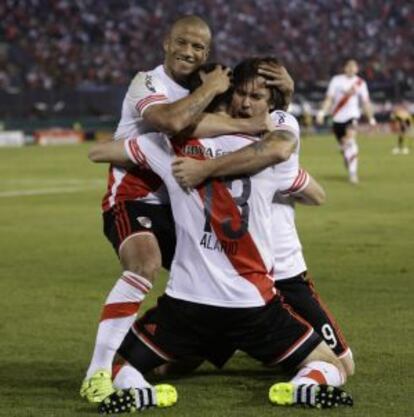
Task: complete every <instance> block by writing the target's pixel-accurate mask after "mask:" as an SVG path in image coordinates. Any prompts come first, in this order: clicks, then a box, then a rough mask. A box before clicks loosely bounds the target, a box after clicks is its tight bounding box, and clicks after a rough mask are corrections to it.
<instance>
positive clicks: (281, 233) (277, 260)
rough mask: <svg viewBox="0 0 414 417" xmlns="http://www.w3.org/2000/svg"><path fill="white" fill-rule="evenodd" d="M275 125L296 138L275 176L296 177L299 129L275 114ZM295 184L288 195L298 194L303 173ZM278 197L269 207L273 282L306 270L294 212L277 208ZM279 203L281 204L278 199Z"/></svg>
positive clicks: (283, 206) (287, 116)
mask: <svg viewBox="0 0 414 417" xmlns="http://www.w3.org/2000/svg"><path fill="white" fill-rule="evenodd" d="M271 117H272V120H273V121H274V122H275V126H276V129H283V130H289V131H291V132H292V133H293V134H294V135H295V137H297V138H298V140H297V145H296V148H295V150H294V152H293V153H292V155H291V156H290V158H289V159H288V160H287V161H286V162H282V163H280V164H277V165H275V172H276V175H279V176H281V177H284V176H286V175H289V173H290V172H298V173H299V152H300V128H299V124H298V122H297V120H296V119H295V117H294V116H292V115H291V114H289V113H285V112H278V111H276V112H274V113H272V115H271ZM300 172H301V174H298V178H297V181H296V182H295V183H294V187H293V189H292V190H291V192H293V193H294V192H298V191H300V190H301V189H303V188H304V187H305V186H306V185H307V182H308V177H307V174H306V173H303V171H302V170H301V171H300ZM278 194H279V193H276V195H275V198H274V200H273V201H274V204H273V206H272V208H273V210H272V236H273V254H274V269H273V276H274V278H275V280H281V279H286V278H292V277H294V276H296V275H299V274H300V273H301V272H303V271H305V270H306V264H305V259H304V257H303V253H302V245H301V243H300V240H299V236H298V233H297V230H296V226H295V209H294V207H293V206H291V205H290V204H287V203H283V204H279V203H278V202H277V201H278V199H277V197H278ZM280 201H283V199H281V200H280Z"/></svg>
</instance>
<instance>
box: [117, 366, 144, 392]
mask: <svg viewBox="0 0 414 417" xmlns="http://www.w3.org/2000/svg"><path fill="white" fill-rule="evenodd" d="M114 375H115V374H114ZM113 384H114V387H115V388H118V389H124V388H148V387H151V384H150V383H149V382H148V381H147V380H146V379H145V378H144V376H143V375H142V374H141V372H139V371H138V370H137V369H135V368H134V367H132V366H131V365H129V364H125V365H122V367H121V369H120V370H119V371H118V372H117V373H116V375H115V378H114V380H113Z"/></svg>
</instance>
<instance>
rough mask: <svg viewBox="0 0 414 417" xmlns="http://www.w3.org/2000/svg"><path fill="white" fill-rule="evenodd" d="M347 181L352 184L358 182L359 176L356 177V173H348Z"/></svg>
mask: <svg viewBox="0 0 414 417" xmlns="http://www.w3.org/2000/svg"><path fill="white" fill-rule="evenodd" d="M349 182H350V183H351V184H354V185H357V184H359V178H358V175H357V174H350V175H349Z"/></svg>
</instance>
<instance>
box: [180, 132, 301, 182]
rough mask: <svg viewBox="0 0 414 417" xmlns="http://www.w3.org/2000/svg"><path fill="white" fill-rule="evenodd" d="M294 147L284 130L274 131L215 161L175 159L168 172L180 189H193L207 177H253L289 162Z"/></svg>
mask: <svg viewBox="0 0 414 417" xmlns="http://www.w3.org/2000/svg"><path fill="white" fill-rule="evenodd" d="M295 146H296V138H295V136H294V135H293V134H292V133H291V132H289V131H285V130H276V131H273V132H269V133H268V134H266V135H265V137H264V138H263V140H261V141H259V142H255V143H253V144H252V145H249V146H246V147H245V148H243V149H240V150H238V151H236V152H232V153H231V154H228V155H224V156H220V157H218V158H215V159H208V160H204V161H198V160H195V159H191V158H177V159H176V160H175V161H174V162H173V164H172V172H173V175H174V177H175V178H176V180H177V182H178V183H179V184H180V185H181V186H182V187H184V188H193V187H196V186H197V185H199V184H200V183H202V182H203V181H205V180H206V178H209V177H222V176H231V175H241V174H253V173H255V172H258V171H260V170H262V169H264V168H266V167H269V166H271V165H275V164H278V163H280V162H284V161H286V160H288V159H289V157H290V155H291V154H292V152H293V151H294V149H295Z"/></svg>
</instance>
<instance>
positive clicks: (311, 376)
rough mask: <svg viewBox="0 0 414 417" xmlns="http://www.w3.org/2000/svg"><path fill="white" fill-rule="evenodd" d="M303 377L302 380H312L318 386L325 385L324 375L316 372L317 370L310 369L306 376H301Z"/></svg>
mask: <svg viewBox="0 0 414 417" xmlns="http://www.w3.org/2000/svg"><path fill="white" fill-rule="evenodd" d="M303 377H304V378H309V379H313V380H314V381H316V382H317V383H318V384H319V385H321V384H326V383H327V381H326V378H325V375H324V374H323V373H322V372H321V371H318V370H317V369H312V371H310V372H309V373H308V374H306V375H303Z"/></svg>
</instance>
